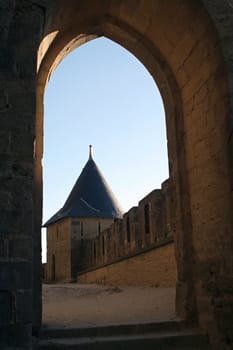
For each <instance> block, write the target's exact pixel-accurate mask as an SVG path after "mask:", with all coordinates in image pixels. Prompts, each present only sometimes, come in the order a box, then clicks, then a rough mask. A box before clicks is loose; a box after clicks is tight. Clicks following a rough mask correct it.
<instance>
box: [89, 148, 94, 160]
mask: <svg viewBox="0 0 233 350" xmlns="http://www.w3.org/2000/svg"><path fill="white" fill-rule="evenodd" d="M92 158H93V154H92V145H90V146H89V159H92Z"/></svg>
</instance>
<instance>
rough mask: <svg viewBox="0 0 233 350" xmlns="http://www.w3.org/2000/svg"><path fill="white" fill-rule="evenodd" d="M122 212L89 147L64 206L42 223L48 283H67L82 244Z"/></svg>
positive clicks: (74, 267)
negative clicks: (87, 155)
mask: <svg viewBox="0 0 233 350" xmlns="http://www.w3.org/2000/svg"><path fill="white" fill-rule="evenodd" d="M122 214H123V212H122V209H121V207H120V205H119V203H118V201H117V199H116V198H115V196H114V194H113V192H112V191H111V189H110V187H109V185H108V184H107V182H106V180H105V178H104V176H103V175H102V173H101V171H100V170H99V168H98V166H97V165H96V163H95V161H94V159H93V155H92V146H90V149H89V159H88V161H87V163H86V165H85V166H84V168H83V170H82V172H81V174H80V176H79V178H78V179H77V181H76V183H75V185H74V187H73V189H72V191H71V192H70V194H69V196H68V198H67V200H66V202H65V204H64V206H63V207H62V208H61V209H60V210H59V211H58V212H57V213H56V214H55V215H53V216H52V217H51V218H50V219H49V220H48V221H47V222H46V223H45V224H44V227H47V280H48V281H70V280H72V279H75V277H76V275H77V271H78V270H79V268H80V267H81V266H80V264H81V260H82V259H81V258H82V250H83V247H84V244H85V241H86V240H88V239H91V238H94V237H97V236H98V235H99V233H100V232H101V231H102V230H104V229H106V228H108V227H109V226H110V225H111V224H112V223H113V221H114V219H120V218H122Z"/></svg>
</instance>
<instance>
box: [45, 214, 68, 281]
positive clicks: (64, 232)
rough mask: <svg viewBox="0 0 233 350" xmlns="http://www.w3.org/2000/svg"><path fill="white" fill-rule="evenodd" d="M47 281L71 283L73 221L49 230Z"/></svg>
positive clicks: (61, 221) (62, 222)
mask: <svg viewBox="0 0 233 350" xmlns="http://www.w3.org/2000/svg"><path fill="white" fill-rule="evenodd" d="M45 274H46V281H47V282H55V281H56V282H59V281H64V282H65V281H66V282H70V281H71V279H72V278H71V219H70V218H66V219H63V220H60V221H59V222H58V223H57V224H56V223H55V224H54V225H49V226H48V228H47V264H46V272H45Z"/></svg>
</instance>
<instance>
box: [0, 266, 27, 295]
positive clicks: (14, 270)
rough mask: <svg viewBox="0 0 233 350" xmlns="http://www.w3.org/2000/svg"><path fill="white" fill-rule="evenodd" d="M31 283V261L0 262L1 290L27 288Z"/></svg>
mask: <svg viewBox="0 0 233 350" xmlns="http://www.w3.org/2000/svg"><path fill="white" fill-rule="evenodd" d="M31 285H32V264H31V263H26V262H8V263H7V262H0V286H1V289H2V290H15V289H29V288H31Z"/></svg>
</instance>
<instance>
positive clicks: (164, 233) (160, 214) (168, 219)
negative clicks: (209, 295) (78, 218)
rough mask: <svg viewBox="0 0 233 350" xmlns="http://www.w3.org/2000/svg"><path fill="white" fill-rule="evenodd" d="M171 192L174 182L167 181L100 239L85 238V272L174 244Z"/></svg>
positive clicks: (83, 266) (83, 267)
mask: <svg viewBox="0 0 233 350" xmlns="http://www.w3.org/2000/svg"><path fill="white" fill-rule="evenodd" d="M172 193H173V191H172V183H171V180H169V179H168V180H166V181H165V182H164V183H163V184H162V188H161V189H156V190H153V191H152V192H151V193H149V194H148V195H147V196H146V197H144V198H143V199H142V200H141V201H140V202H139V205H138V207H133V208H131V209H130V210H129V211H128V212H127V213H125V214H124V216H123V219H118V220H115V222H114V223H113V224H112V225H111V226H110V227H109V228H107V229H106V230H103V231H102V232H100V234H99V235H98V237H96V238H93V239H84V242H82V244H83V247H82V263H81V265H82V270H86V269H90V268H91V269H93V268H95V267H98V268H99V267H100V266H102V265H106V264H112V263H113V262H115V261H117V260H119V259H120V260H122V259H124V258H127V259H128V258H129V256H134V255H135V254H140V253H143V254H146V252H145V250H146V249H148V250H150V249H151V248H154V249H156V248H157V246H160V245H159V243H163V242H168V241H169V242H171V241H172V239H173V234H174V232H175V219H174V208H172V206H173V197H172ZM172 254H173V255H174V251H173V253H172ZM158 263H159V261H158ZM79 272H80V270H79ZM92 274H93V273H92ZM138 283H139V281H138Z"/></svg>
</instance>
